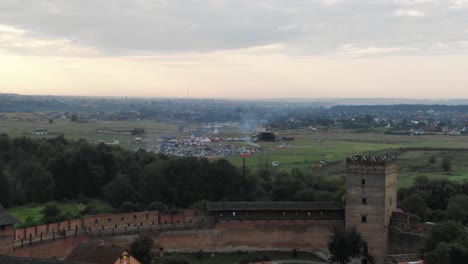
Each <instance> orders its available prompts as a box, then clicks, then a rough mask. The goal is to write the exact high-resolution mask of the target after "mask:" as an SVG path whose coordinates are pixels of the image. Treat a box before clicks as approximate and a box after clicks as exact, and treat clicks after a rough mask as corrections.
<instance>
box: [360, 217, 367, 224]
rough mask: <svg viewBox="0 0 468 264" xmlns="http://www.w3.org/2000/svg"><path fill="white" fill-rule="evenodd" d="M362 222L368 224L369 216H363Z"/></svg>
mask: <svg viewBox="0 0 468 264" xmlns="http://www.w3.org/2000/svg"><path fill="white" fill-rule="evenodd" d="M361 222H362V223H367V215H361Z"/></svg>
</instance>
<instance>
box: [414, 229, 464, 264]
mask: <svg viewBox="0 0 468 264" xmlns="http://www.w3.org/2000/svg"><path fill="white" fill-rule="evenodd" d="M467 245H468V236H467V234H466V232H465V230H464V228H463V225H461V224H460V223H456V222H453V221H448V222H443V223H441V224H438V225H435V226H434V227H432V229H431V231H430V232H429V235H428V236H427V237H426V239H425V240H424V248H423V254H424V263H427V264H455V263H464V262H465V260H466V259H467V258H468V247H467Z"/></svg>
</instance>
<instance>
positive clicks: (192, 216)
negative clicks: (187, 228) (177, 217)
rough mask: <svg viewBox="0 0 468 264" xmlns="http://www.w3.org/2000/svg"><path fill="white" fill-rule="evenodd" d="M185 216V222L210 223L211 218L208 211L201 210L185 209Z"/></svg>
mask: <svg viewBox="0 0 468 264" xmlns="http://www.w3.org/2000/svg"><path fill="white" fill-rule="evenodd" d="M183 214H184V215H185V221H187V222H190V220H192V222H201V221H208V219H209V218H210V216H209V215H208V214H207V212H206V210H200V209H185V210H184V212H183Z"/></svg>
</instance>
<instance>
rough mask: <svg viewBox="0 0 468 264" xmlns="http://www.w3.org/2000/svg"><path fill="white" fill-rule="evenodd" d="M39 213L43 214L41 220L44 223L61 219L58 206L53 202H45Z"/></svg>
mask: <svg viewBox="0 0 468 264" xmlns="http://www.w3.org/2000/svg"><path fill="white" fill-rule="evenodd" d="M41 213H42V214H43V217H42V221H43V222H44V223H46V224H50V223H55V222H58V221H60V220H62V216H61V215H62V213H61V211H60V208H59V207H58V206H57V204H55V203H47V204H46V205H45V206H44V208H43V209H42V211H41Z"/></svg>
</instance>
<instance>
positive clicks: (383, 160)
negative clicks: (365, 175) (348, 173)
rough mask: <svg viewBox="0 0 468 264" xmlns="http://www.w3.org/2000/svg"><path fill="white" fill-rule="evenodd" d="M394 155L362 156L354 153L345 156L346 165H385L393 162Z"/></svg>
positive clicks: (394, 159)
mask: <svg viewBox="0 0 468 264" xmlns="http://www.w3.org/2000/svg"><path fill="white" fill-rule="evenodd" d="M395 161H396V157H395V156H362V155H356V156H351V157H347V158H346V165H367V166H386V165H389V164H394V163H395Z"/></svg>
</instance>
